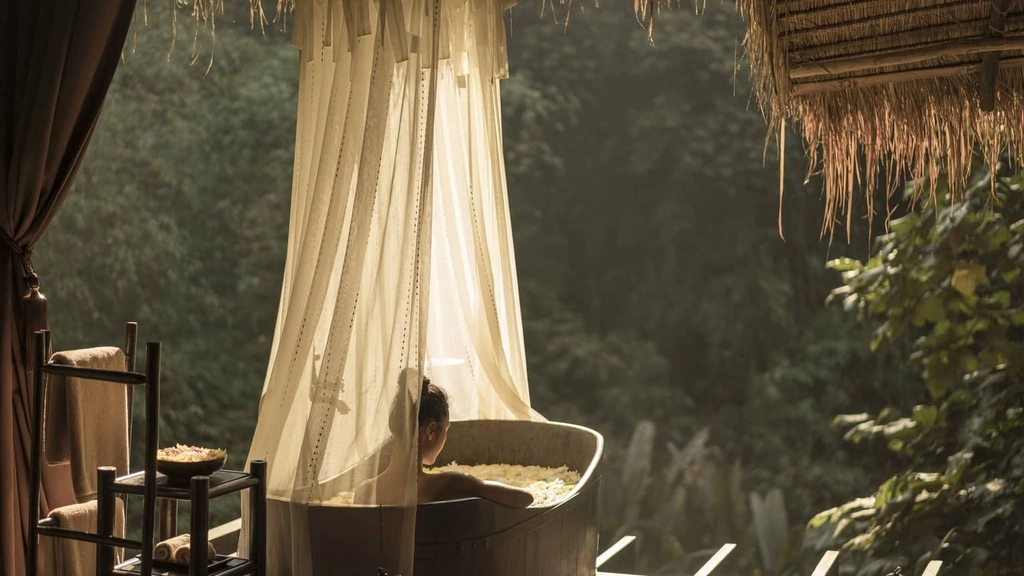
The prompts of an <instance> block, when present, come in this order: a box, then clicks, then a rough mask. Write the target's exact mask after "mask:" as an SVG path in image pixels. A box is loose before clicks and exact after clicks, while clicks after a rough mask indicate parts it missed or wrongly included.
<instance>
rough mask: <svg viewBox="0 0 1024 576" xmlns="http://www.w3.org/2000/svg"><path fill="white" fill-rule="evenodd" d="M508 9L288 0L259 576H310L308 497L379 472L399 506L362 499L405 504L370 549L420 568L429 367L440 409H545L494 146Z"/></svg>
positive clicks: (313, 500) (435, 0)
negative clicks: (286, 154)
mask: <svg viewBox="0 0 1024 576" xmlns="http://www.w3.org/2000/svg"><path fill="white" fill-rule="evenodd" d="M508 7H509V6H508V2H507V1H506V0H375V1H373V0H304V1H302V0H300V1H299V2H297V3H296V9H295V17H294V44H295V45H296V47H297V48H298V49H299V50H300V51H301V54H302V58H301V70H300V77H299V83H300V86H299V110H298V126H297V132H296V142H295V165H294V174H295V176H294V181H293V185H292V203H291V218H290V230H289V238H288V255H287V261H286V264H285V271H284V282H283V287H282V291H281V302H280V308H279V312H278V319H277V326H276V330H275V335H274V343H273V347H272V350H271V357H270V362H269V366H268V370H267V377H266V381H265V384H264V390H263V398H262V401H261V403H260V413H259V419H258V423H257V427H256V432H255V435H254V438H253V443H252V447H251V450H250V453H249V459H250V460H254V459H266V460H267V461H268V462H269V480H268V484H269V486H268V493H269V496H270V503H269V516H270V518H269V525H268V527H267V531H268V556H269V567H268V568H269V570H268V574H270V575H271V576H284V575H295V576H300V575H304V574H308V573H310V571H311V570H310V569H311V566H312V565H313V563H314V562H315V561H316V559H315V558H312V557H311V554H310V548H309V535H308V530H309V527H308V521H307V514H308V510H309V508H310V507H311V506H320V505H339V502H340V501H339V499H338V498H336V497H337V496H338V495H339V494H340V493H343V492H346V491H348V492H351V491H352V490H353V489H354V488H355V487H356V486H360V485H364V484H366V483H369V484H370V485H373V479H374V478H375V477H376V476H377V475H379V474H380V473H381V472H383V471H384V470H387V469H389V468H390V469H392V470H395V469H397V470H400V471H401V475H404V476H400V477H404V478H406V479H407V481H406V483H405V490H404V498H401V499H400V502H385V501H384V500H383V498H377V496H376V493H374V496H373V498H374V502H372V503H371V504H372V505H388V506H389V507H390V509H391V510H394V509H398V510H400V513H397V514H387V515H385V514H383V513H382V515H381V518H382V520H381V524H382V525H381V526H380V527H379V529H380V532H381V542H382V544H381V547H380V550H372V551H371V550H368V551H367V553H368V554H371V553H372V554H379V555H380V558H381V561H380V565H381V566H383V567H384V568H385V569H386V570H387V571H388V572H389V573H391V574H394V573H395V572H400V573H401V574H403V575H404V576H410V575H411V574H412V558H413V549H414V537H415V535H414V530H415V510H416V507H415V503H416V474H417V471H418V468H419V461H418V456H417V451H416V449H415V446H416V445H417V438H416V435H417V426H416V413H417V406H418V402H419V394H420V380H421V374H426V375H428V376H430V377H431V379H432V381H433V382H435V383H436V384H438V385H439V386H441V387H442V388H444V389H445V390H446V391H447V392H448V394H449V396H450V398H451V404H452V405H451V413H452V418H455V419H459V418H473V419H488V418H501V419H542V418H541V417H540V416H539V415H538V414H537V413H536V412H535V411H534V410H532V409H531V407H530V400H529V391H528V385H527V378H526V360H525V354H524V349H523V336H522V327H521V318H520V313H519V296H518V287H517V282H516V269H515V259H514V255H513V247H512V234H511V227H510V222H509V211H508V203H507V195H506V186H505V174H504V160H503V157H502V145H501V113H500V99H499V93H498V79H500V78H502V77H505V76H506V75H507V71H508V66H507V60H506V50H505V26H504V21H503V11H504V10H505V9H506V8H508ZM393 413H394V414H396V415H398V417H397V418H395V417H392V414H393ZM332 499H333V500H332ZM385 518H386V519H387V520H386V521H385ZM385 524H387V525H385ZM367 529H368V530H371V529H372V530H377V529H378V527H376V526H373V527H367ZM245 533H246V531H245V530H243V535H244V534H245ZM246 547H247V542H246V541H245V539H244V538H243V541H242V543H241V548H242V552H243V553H245V552H246ZM368 576H369V575H368Z"/></svg>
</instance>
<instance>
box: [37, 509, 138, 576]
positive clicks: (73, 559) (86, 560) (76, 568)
mask: <svg viewBox="0 0 1024 576" xmlns="http://www.w3.org/2000/svg"><path fill="white" fill-rule="evenodd" d="M114 502H115V504H116V512H115V513H114V535H115V536H117V537H119V538H123V537H124V503H123V502H121V499H120V498H115V499H114ZM50 518H53V519H55V520H57V522H58V524H59V525H60V527H61V528H67V529H69V530H77V531H79V532H92V533H95V532H96V501H95V500H93V501H92V502H86V503H84V504H72V505H70V506H62V507H60V508H57V509H56V510H54V511H52V512H50ZM39 545H40V549H41V554H42V560H43V561H42V568H43V569H42V572H41V573H42V574H45V575H46V576H94V575H95V574H96V545H95V544H93V543H91V542H80V541H78V540H69V539H67V538H50V537H48V536H42V537H40V538H39ZM122 556H123V549H121V548H115V549H114V563H115V564H116V563H119V562H120V561H121V559H122Z"/></svg>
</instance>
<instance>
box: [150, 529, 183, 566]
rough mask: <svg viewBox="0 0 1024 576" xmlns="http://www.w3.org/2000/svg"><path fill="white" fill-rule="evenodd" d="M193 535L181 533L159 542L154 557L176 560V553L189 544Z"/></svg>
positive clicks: (154, 550)
mask: <svg viewBox="0 0 1024 576" xmlns="http://www.w3.org/2000/svg"><path fill="white" fill-rule="evenodd" d="M189 540H191V536H189V535H188V534H181V535H180V536H175V537H174V538H169V539H167V540H163V541H161V542H159V543H157V545H156V548H153V559H154V560H162V561H164V562H175V561H176V560H175V559H174V556H175V554H177V553H178V550H179V549H180V548H181V547H182V546H188V543H189Z"/></svg>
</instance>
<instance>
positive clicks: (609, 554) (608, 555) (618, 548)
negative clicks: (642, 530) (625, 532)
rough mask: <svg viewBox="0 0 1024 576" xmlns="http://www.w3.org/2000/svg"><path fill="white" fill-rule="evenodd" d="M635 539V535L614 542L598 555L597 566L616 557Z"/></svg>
mask: <svg viewBox="0 0 1024 576" xmlns="http://www.w3.org/2000/svg"><path fill="white" fill-rule="evenodd" d="M634 540H636V536H633V535H629V536H623V537H622V538H620V539H619V541H618V542H616V543H615V544H612V545H611V546H610V547H609V548H608V549H607V550H605V551H604V552H601V554H599V555H598V556H597V567H598V568H600V567H601V566H603V565H604V563H605V562H607V561H609V560H611V559H612V558H614V557H615V555H616V554H618V553H619V552H622V549H623V548H625V547H626V546H629V545H630V544H632V543H633V541H634Z"/></svg>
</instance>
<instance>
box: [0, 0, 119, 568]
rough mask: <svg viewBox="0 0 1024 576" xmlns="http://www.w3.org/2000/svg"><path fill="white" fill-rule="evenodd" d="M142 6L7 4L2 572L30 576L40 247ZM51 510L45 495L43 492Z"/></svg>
mask: <svg viewBox="0 0 1024 576" xmlns="http://www.w3.org/2000/svg"><path fill="white" fill-rule="evenodd" d="M134 8H135V2H134V0H32V1H31V2H21V1H17V0H14V1H10V2H4V3H3V4H2V8H0V50H2V53H0V199H2V201H0V238H2V239H3V242H0V569H2V572H3V574H5V575H7V576H21V575H22V574H24V573H25V546H26V543H27V540H26V538H27V529H28V528H27V527H28V524H27V522H28V521H29V511H28V490H29V486H28V456H29V455H28V446H29V422H30V418H29V415H30V414H31V408H32V407H31V401H32V389H31V383H32V379H31V378H30V377H29V376H28V373H27V372H26V369H27V367H28V358H29V356H28V349H27V345H28V342H29V341H30V338H31V336H32V333H33V332H34V331H35V330H38V329H41V328H45V327H46V315H45V300H43V299H42V298H41V297H39V294H38V291H35V292H34V293H33V294H32V297H31V298H28V299H24V298H23V296H24V295H25V294H26V293H27V292H28V291H29V287H28V284H29V282H30V281H29V280H28V279H29V278H31V277H33V276H34V271H33V270H32V265H31V254H32V249H33V247H35V245H36V244H37V243H38V242H39V240H40V238H42V236H43V233H44V232H45V230H46V227H47V226H48V225H49V223H50V221H51V220H52V219H53V217H54V216H55V215H56V213H57V210H58V209H59V208H60V205H61V203H62V202H63V200H64V198H65V197H66V195H67V193H68V190H70V188H71V183H72V181H73V180H74V176H75V173H76V171H77V170H78V167H79V165H80V163H81V161H82V156H83V154H84V153H85V149H86V146H87V145H88V143H89V138H90V136H91V135H92V131H93V127H94V126H95V125H96V120H97V118H98V117H99V113H100V108H101V106H102V104H103V99H104V98H105V96H106V93H107V88H108V87H109V86H110V81H111V79H112V78H113V76H114V70H115V69H116V68H117V64H118V61H119V59H120V55H121V48H122V46H123V45H124V41H125V37H126V36H127V33H128V27H129V25H130V23H131V19H132V12H133V10H134ZM43 496H44V500H43V502H44V506H45V502H46V500H45V496H46V493H45V491H44V494H43Z"/></svg>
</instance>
